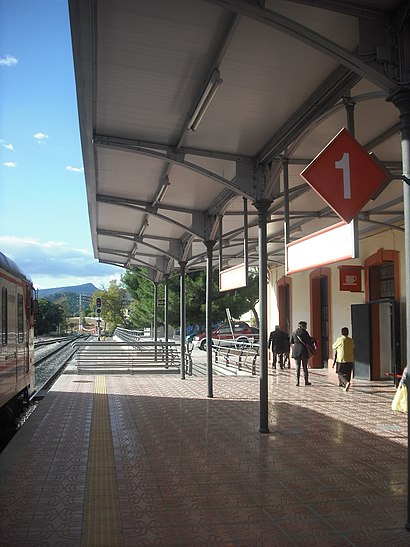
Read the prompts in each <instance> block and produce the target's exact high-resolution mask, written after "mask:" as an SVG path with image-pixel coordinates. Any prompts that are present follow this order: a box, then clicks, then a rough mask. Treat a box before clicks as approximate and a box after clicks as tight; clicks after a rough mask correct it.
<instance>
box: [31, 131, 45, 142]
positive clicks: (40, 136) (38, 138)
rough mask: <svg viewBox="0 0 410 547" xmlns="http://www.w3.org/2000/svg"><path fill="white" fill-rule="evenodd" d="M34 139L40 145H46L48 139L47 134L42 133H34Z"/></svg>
mask: <svg viewBox="0 0 410 547" xmlns="http://www.w3.org/2000/svg"><path fill="white" fill-rule="evenodd" d="M33 137H34V138H35V139H36V141H37V142H38V143H39V144H44V141H45V139H48V135H47V133H42V132H41V131H38V132H37V133H34V135H33Z"/></svg>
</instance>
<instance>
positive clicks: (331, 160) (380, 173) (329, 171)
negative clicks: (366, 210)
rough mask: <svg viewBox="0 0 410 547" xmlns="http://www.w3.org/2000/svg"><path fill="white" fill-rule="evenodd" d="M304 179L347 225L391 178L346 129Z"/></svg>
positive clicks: (315, 160)
mask: <svg viewBox="0 0 410 547" xmlns="http://www.w3.org/2000/svg"><path fill="white" fill-rule="evenodd" d="M301 176H302V177H303V178H304V179H305V181H306V182H307V183H308V184H309V185H310V186H311V187H312V188H313V189H314V190H315V191H316V192H317V193H318V194H319V195H320V196H321V197H322V199H324V201H325V202H326V203H327V204H328V205H329V207H331V208H332V209H333V210H334V211H335V213H337V214H338V215H339V216H340V218H342V219H343V220H344V221H345V222H350V221H351V220H352V219H353V218H354V217H355V216H356V215H357V213H358V212H359V211H360V210H361V209H362V207H364V206H365V205H366V203H367V202H368V201H369V199H370V198H371V197H372V196H373V195H374V194H375V193H376V191H377V190H378V189H379V188H380V187H381V186H382V185H383V184H384V183H385V182H386V181H387V180H388V179H389V178H390V175H389V173H388V172H387V171H386V170H384V169H383V167H382V166H381V165H380V164H379V163H378V162H377V161H376V160H375V159H373V158H372V157H371V156H370V155H369V154H368V153H367V152H366V150H365V149H364V148H363V147H362V146H361V144H359V143H358V142H357V141H356V139H354V138H353V137H352V135H351V134H350V133H349V132H348V131H347V129H342V130H341V131H339V133H338V134H337V135H336V137H335V138H334V139H332V140H331V141H330V142H329V144H328V145H327V146H326V147H325V148H324V149H323V150H322V152H320V154H318V155H317V156H316V158H315V159H314V160H313V161H312V162H311V163H310V164H309V165H308V166H307V167H306V168H305V169H304V170H303V171H302V172H301Z"/></svg>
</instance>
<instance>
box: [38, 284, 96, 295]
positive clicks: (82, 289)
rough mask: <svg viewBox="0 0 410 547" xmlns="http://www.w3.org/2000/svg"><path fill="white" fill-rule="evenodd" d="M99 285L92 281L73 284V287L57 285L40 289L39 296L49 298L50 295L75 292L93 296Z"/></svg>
mask: <svg viewBox="0 0 410 547" xmlns="http://www.w3.org/2000/svg"><path fill="white" fill-rule="evenodd" d="M97 290H98V289H97V287H96V286H95V285H93V284H92V283H84V284H83V285H73V286H72V287H55V288H54V289H38V291H37V292H38V298H48V297H50V296H54V295H59V294H66V293H74V294H85V295H86V296H92V295H93V294H94V293H95V291H97Z"/></svg>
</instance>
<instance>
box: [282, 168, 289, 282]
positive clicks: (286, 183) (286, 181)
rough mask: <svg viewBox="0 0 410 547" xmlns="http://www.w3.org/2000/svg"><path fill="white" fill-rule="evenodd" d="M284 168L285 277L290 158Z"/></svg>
mask: <svg viewBox="0 0 410 547" xmlns="http://www.w3.org/2000/svg"><path fill="white" fill-rule="evenodd" d="M282 167H283V208H284V214H285V226H284V235H285V275H286V269H287V264H286V262H287V259H286V257H287V256H288V253H287V251H286V246H287V245H288V243H290V222H289V160H288V158H282Z"/></svg>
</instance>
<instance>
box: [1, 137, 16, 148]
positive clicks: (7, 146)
mask: <svg viewBox="0 0 410 547" xmlns="http://www.w3.org/2000/svg"><path fill="white" fill-rule="evenodd" d="M0 146H2V147H3V148H6V150H14V146H13V145H12V144H7V143H6V142H5V141H3V140H2V139H0Z"/></svg>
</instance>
